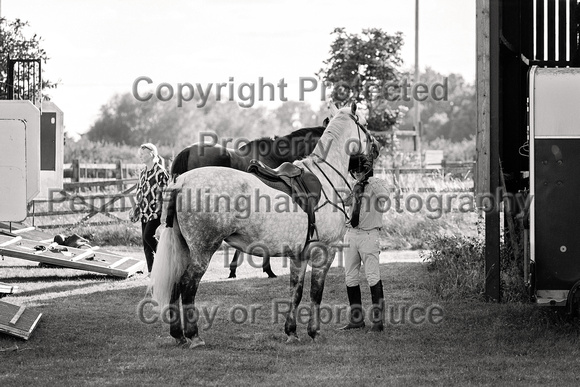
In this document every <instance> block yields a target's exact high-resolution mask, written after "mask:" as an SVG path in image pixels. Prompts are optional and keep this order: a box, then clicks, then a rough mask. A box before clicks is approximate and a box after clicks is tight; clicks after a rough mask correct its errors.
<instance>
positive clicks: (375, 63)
mask: <svg viewBox="0 0 580 387" xmlns="http://www.w3.org/2000/svg"><path fill="white" fill-rule="evenodd" d="M331 35H334V36H335V38H334V41H333V43H332V44H331V46H330V58H328V59H327V60H325V61H324V64H325V65H326V67H325V68H323V69H320V71H319V72H318V73H317V75H318V76H319V77H320V78H321V79H323V80H324V81H326V82H327V83H330V84H332V86H333V91H332V94H331V97H332V99H333V100H334V101H345V102H346V101H351V100H354V101H356V102H357V103H362V104H364V105H365V106H366V108H367V109H368V118H369V129H371V130H375V131H385V130H388V129H390V128H391V127H392V126H393V125H395V124H396V122H397V119H398V116H399V114H398V112H397V111H396V107H394V106H390V104H389V94H388V90H389V85H394V84H397V83H398V81H399V78H400V74H399V71H398V70H397V68H398V67H400V66H401V65H402V63H403V59H402V58H401V48H402V46H403V35H402V33H401V32H397V33H395V34H394V35H390V34H388V33H386V32H384V31H383V30H381V29H380V28H370V29H363V30H362V33H361V34H360V35H359V34H350V33H347V32H346V31H345V29H344V28H336V29H335V30H334V31H333V32H332V34H331ZM391 105H392V104H391Z"/></svg>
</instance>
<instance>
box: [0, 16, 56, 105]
mask: <svg viewBox="0 0 580 387" xmlns="http://www.w3.org/2000/svg"><path fill="white" fill-rule="evenodd" d="M26 27H29V24H28V22H25V21H22V20H20V19H16V20H14V21H8V20H7V19H5V18H0V99H6V98H7V88H6V86H7V85H6V81H7V77H8V59H9V58H10V59H39V60H40V61H41V63H46V62H47V61H48V60H49V59H50V58H49V57H48V54H47V53H46V51H45V50H44V49H43V48H42V47H41V42H42V38H41V37H40V36H38V35H37V34H34V35H32V37H31V38H27V37H26V36H25V35H24V30H25V28H26ZM15 83H16V82H15ZM56 86H57V83H53V82H51V81H49V80H47V79H43V80H42V89H51V88H55V87H56Z"/></svg>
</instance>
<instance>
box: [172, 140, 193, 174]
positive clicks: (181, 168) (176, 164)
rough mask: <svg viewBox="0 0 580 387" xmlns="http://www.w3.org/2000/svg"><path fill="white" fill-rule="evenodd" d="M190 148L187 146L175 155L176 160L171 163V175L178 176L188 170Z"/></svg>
mask: <svg viewBox="0 0 580 387" xmlns="http://www.w3.org/2000/svg"><path fill="white" fill-rule="evenodd" d="M190 148H191V147H188V148H185V149H184V150H182V151H181V152H179V153H178V154H177V156H175V160H173V162H172V163H171V176H173V177H176V176H179V175H181V174H182V173H185V172H187V171H188V163H189V151H190Z"/></svg>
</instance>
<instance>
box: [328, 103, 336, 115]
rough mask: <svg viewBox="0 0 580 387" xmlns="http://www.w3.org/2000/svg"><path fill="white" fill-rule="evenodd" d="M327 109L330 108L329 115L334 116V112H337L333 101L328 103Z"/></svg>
mask: <svg viewBox="0 0 580 387" xmlns="http://www.w3.org/2000/svg"><path fill="white" fill-rule="evenodd" d="M328 110H330V117H334V116H335V115H336V113H338V107H337V106H335V105H334V104H333V103H331V104H330V106H329V107H328Z"/></svg>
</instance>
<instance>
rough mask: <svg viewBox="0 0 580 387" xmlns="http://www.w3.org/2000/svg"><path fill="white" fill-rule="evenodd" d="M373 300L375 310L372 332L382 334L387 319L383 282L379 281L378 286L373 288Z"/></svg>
mask: <svg viewBox="0 0 580 387" xmlns="http://www.w3.org/2000/svg"><path fill="white" fill-rule="evenodd" d="M370 288H371V298H372V300H373V308H372V313H371V321H372V323H373V326H372V327H371V332H382V331H383V321H384V318H385V296H384V294H383V281H381V280H379V282H377V283H376V285H374V286H371V287H370Z"/></svg>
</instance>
